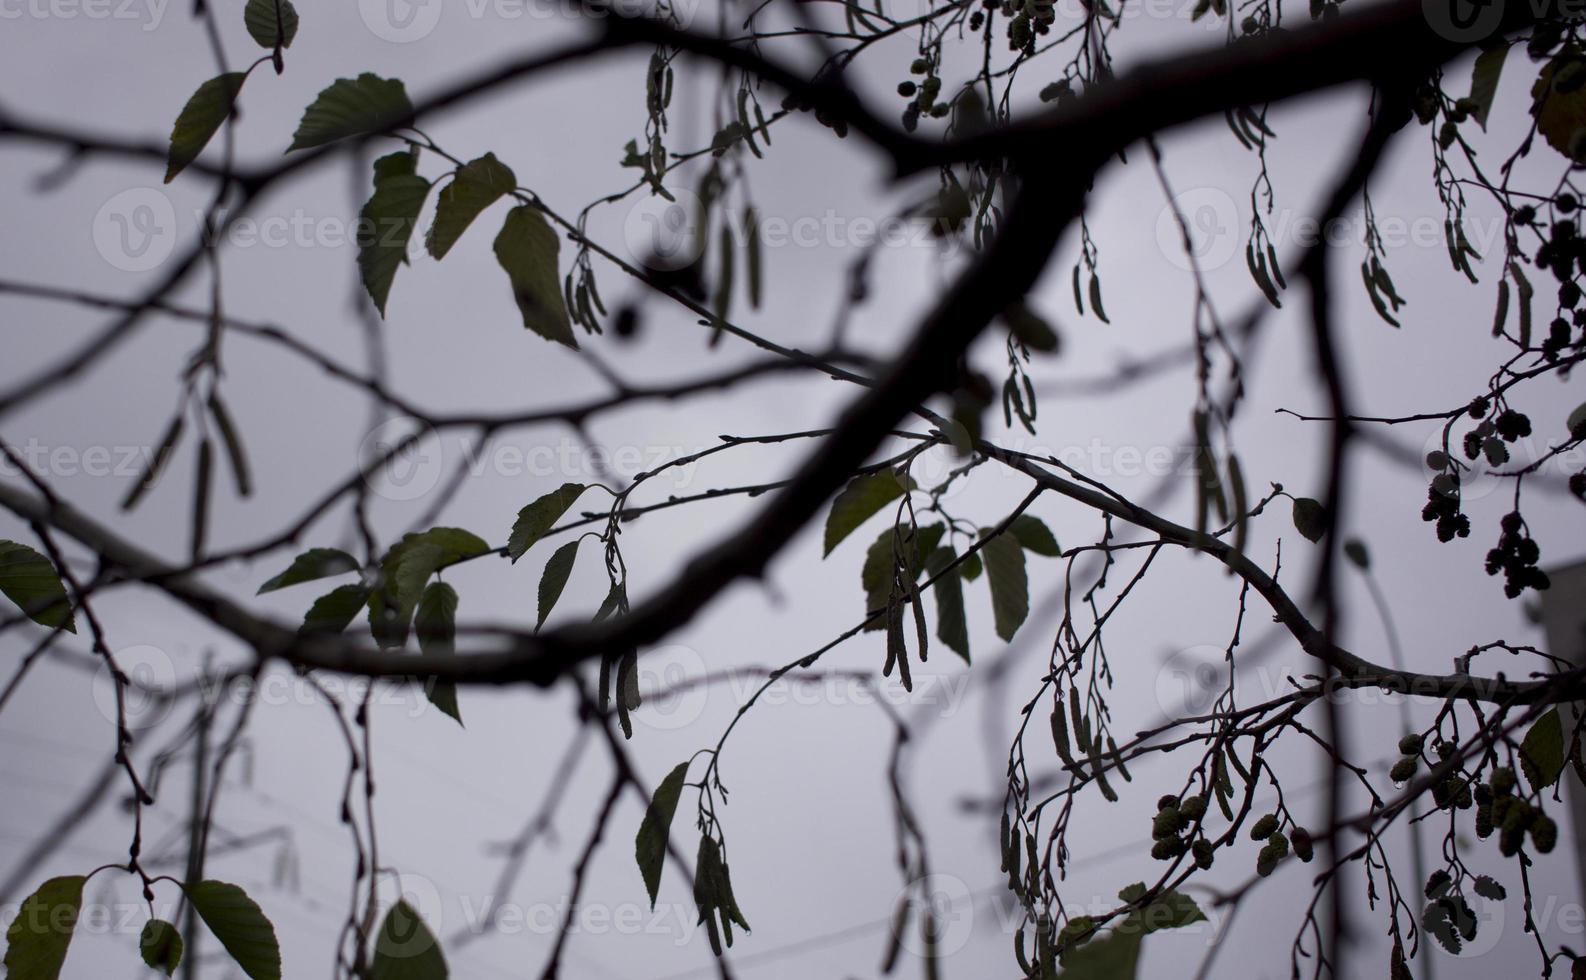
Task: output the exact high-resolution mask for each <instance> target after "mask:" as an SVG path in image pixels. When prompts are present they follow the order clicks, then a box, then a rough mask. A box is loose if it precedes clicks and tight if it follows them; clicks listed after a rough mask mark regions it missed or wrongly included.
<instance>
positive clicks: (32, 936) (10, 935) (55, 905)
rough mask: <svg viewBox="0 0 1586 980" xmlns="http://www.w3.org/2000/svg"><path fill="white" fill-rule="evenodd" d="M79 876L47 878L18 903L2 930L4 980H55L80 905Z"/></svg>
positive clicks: (63, 961)
mask: <svg viewBox="0 0 1586 980" xmlns="http://www.w3.org/2000/svg"><path fill="white" fill-rule="evenodd" d="M87 880H88V879H87V878H84V877H83V876H82V875H69V876H66V877H62V878H51V879H50V880H49V881H46V882H45V883H44V884H42V885H40V886H39V888H38V891H36V892H34V893H33V894H31V895H29V896H28V897H27V898H25V899H23V900H22V907H21V908H19V909H17V916H16V918H15V919H13V920H12V921H11V927H10V928H9V929H7V930H6V955H5V968H6V980H56V978H57V977H59V976H60V975H61V965H62V964H63V963H65V962H66V948H67V947H68V946H70V945H71V942H72V931H73V930H74V929H76V928H77V913H78V911H79V910H80V909H81V908H82V904H83V883H84V882H85V881H87Z"/></svg>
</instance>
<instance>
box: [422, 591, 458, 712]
mask: <svg viewBox="0 0 1586 980" xmlns="http://www.w3.org/2000/svg"><path fill="white" fill-rule="evenodd" d="M413 632H415V633H417V634H418V638H419V649H420V650H421V651H423V652H424V653H427V654H432V655H435V656H450V655H451V654H453V653H455V652H456V650H457V646H456V644H457V590H456V589H454V588H452V587H451V586H450V585H448V584H446V583H445V582H434V583H431V585H430V587H429V588H427V589H425V590H424V595H423V596H422V597H421V598H420V599H419V606H418V611H417V612H416V613H415V614H414V616H413ZM424 696H425V697H427V698H429V700H430V704H433V705H434V706H435V707H437V708H439V709H441V711H443V712H445V713H446V714H448V715H450V716H451V717H452V720H453V721H455V722H457V724H459V725H461V724H462V723H463V716H462V713H461V712H460V711H459V710H458V708H457V685H456V684H454V683H452V682H451V681H437V680H433V679H431V680H427V681H426V682H425V684H424Z"/></svg>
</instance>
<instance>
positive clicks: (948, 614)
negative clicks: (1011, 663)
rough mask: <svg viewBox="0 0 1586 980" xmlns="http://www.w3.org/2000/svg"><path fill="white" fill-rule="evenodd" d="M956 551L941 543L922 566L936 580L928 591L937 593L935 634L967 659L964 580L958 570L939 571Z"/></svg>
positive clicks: (966, 661)
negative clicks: (941, 545)
mask: <svg viewBox="0 0 1586 980" xmlns="http://www.w3.org/2000/svg"><path fill="white" fill-rule="evenodd" d="M957 560H958V555H957V553H956V552H954V551H953V549H952V548H950V547H947V546H945V545H944V546H943V547H940V548H937V549H936V550H935V551H933V552H931V557H930V558H929V559H928V560H927V561H926V563H925V570H926V572H927V573H929V574H930V576H931V577H932V578H934V579H935V580H936V581H935V583H934V584H932V586H931V594H932V595H933V596H935V597H936V638H937V639H938V640H941V641H942V642H943V643H945V644H947V648H948V649H949V650H951V651H953V652H954V653H956V654H958V655H959V656H960V657H963V658H964V663H969V662H970V661H969V623H968V620H967V619H966V618H965V616H964V583H963V579H961V578H959V576H958V572H957V570H956V569H955V570H953V571H950V572H947V573H946V574H945V575H944V574H942V573H943V572H944V571H946V570H947V569H948V568H949V567H951V566H952V564H953V562H955V561H957Z"/></svg>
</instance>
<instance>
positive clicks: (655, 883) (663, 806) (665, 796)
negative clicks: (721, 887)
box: [634, 762, 688, 908]
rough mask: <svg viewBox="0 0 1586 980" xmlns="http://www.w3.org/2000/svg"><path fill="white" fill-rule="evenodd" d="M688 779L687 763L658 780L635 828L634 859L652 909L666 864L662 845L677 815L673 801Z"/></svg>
mask: <svg viewBox="0 0 1586 980" xmlns="http://www.w3.org/2000/svg"><path fill="white" fill-rule="evenodd" d="M687 778H688V763H686V762H682V763H679V764H678V765H677V766H676V767H674V768H673V769H672V771H671V772H669V773H667V774H666V778H665V779H663V780H661V785H660V786H657V787H656V789H655V795H654V796H652V797H650V806H649V808H648V809H646V810H645V811H644V821H643V822H642V823H640V824H639V836H638V837H637V839H635V841H634V857H635V858H636V859H637V860H638V862H639V873H640V874H642V875H643V876H644V888H645V891H646V892H648V893H649V895H650V907H651V908H654V907H655V896H656V894H657V892H659V891H660V888H661V865H662V864H663V863H664V862H665V861H666V842H667V839H668V835H669V834H670V833H671V829H672V816H673V815H674V814H675V813H676V812H677V798H678V796H679V795H680V794H681V793H682V792H683V781H684V780H685V779H687Z"/></svg>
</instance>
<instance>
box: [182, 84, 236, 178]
mask: <svg viewBox="0 0 1586 980" xmlns="http://www.w3.org/2000/svg"><path fill="white" fill-rule="evenodd" d="M246 80H247V76H246V75H244V74H243V73H242V72H240V71H232V72H227V73H226V74H224V75H219V76H217V77H215V78H211V79H210V80H209V81H207V82H205V83H204V84H202V85H200V86H198V91H196V92H194V93H193V95H192V97H191V98H189V99H188V100H187V105H185V106H183V107H182V112H181V114H180V115H178V116H177V117H176V125H175V126H174V127H173V128H172V129H171V148H170V152H169V153H168V154H167V155H166V163H165V182H166V183H167V184H169V183H170V182H171V181H173V180H175V179H176V175H177V174H179V173H181V172H182V171H183V170H185V169H187V165H188V164H190V163H192V162H193V161H194V160H197V159H198V155H199V154H200V153H202V152H204V147H206V146H208V145H209V141H210V140H211V139H213V138H214V135H215V133H216V131H218V130H219V129H220V126H221V124H222V123H224V122H225V121H226V118H227V117H228V116H230V115H231V107H232V105H233V104H234V103H235V102H236V101H237V93H238V92H241V91H242V83H243V82H244V81H246Z"/></svg>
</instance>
